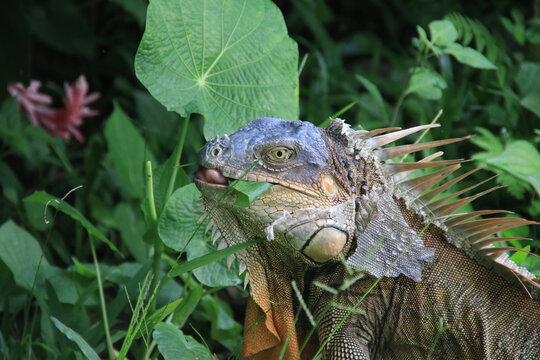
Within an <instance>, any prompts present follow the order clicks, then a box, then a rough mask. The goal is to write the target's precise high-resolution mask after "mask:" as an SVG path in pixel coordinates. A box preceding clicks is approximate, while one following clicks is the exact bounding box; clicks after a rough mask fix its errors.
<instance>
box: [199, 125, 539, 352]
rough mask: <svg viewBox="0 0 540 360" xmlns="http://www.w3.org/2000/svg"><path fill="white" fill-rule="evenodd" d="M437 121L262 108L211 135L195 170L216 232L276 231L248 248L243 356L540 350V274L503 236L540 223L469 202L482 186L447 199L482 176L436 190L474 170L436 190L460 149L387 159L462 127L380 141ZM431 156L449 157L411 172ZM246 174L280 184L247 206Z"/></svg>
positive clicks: (242, 235) (227, 235) (239, 238)
mask: <svg viewBox="0 0 540 360" xmlns="http://www.w3.org/2000/svg"><path fill="white" fill-rule="evenodd" d="M435 126H438V125H425V126H419V127H415V128H411V129H406V130H401V131H394V130H396V129H395V128H392V129H378V130H373V131H363V130H361V131H354V130H352V129H350V128H349V126H348V125H347V124H345V123H344V122H343V121H342V120H340V119H334V120H332V122H331V124H330V126H328V127H326V128H317V127H315V126H314V125H312V124H310V123H307V122H302V121H284V120H280V119H273V118H262V119H256V120H254V121H253V122H251V123H250V124H248V125H246V126H245V127H244V128H242V129H240V130H239V131H238V132H236V133H234V134H232V135H230V136H227V135H225V136H223V137H222V138H216V139H213V140H211V141H209V142H208V143H207V144H206V145H205V147H204V148H203V149H202V150H201V153H200V155H199V162H200V165H201V166H202V168H201V169H200V170H199V171H198V172H197V173H196V174H195V180H196V184H197V186H198V187H199V189H200V190H201V193H202V194H203V202H204V205H205V208H206V210H207V211H208V212H209V215H210V217H211V219H212V222H213V225H214V233H213V239H214V240H215V239H217V238H218V237H219V236H221V237H222V238H223V240H222V241H223V244H226V245H233V244H237V243H241V242H246V241H250V240H254V239H266V240H267V241H263V242H259V243H257V244H256V245H254V246H252V247H249V248H247V249H245V250H242V251H241V252H239V253H238V254H237V257H238V258H239V260H240V262H241V263H240V271H244V270H245V269H246V268H247V273H246V282H249V284H250V286H251V289H250V291H251V298H250V301H249V303H248V307H247V310H246V320H245V330H244V344H243V356H245V357H248V358H253V359H277V358H279V357H280V356H283V359H293V358H302V359H310V358H312V357H313V356H314V355H315V354H316V353H317V351H318V349H319V347H321V346H322V353H323V357H324V358H326V359H370V358H373V359H426V358H427V357H428V356H429V354H431V356H432V358H433V359H540V300H539V299H540V291H539V288H540V285H539V282H538V279H536V278H534V275H533V274H531V273H529V272H528V271H527V270H526V269H524V268H522V267H518V266H516V265H515V264H514V263H513V262H512V261H511V260H510V259H509V258H508V256H507V255H506V253H505V250H509V249H510V248H508V247H494V246H493V243H495V242H499V241H504V240H510V238H493V237H491V236H492V235H493V234H495V233H498V232H500V231H503V230H506V229H509V228H513V227H516V226H521V225H527V224H533V223H534V222H532V221H527V220H523V219H519V218H515V217H505V216H501V215H499V217H492V218H488V219H477V220H474V218H476V217H478V216H480V215H487V214H494V213H500V214H503V213H504V211H492V210H489V211H476V212H473V213H470V214H457V213H456V212H457V211H458V210H459V209H460V208H461V207H462V206H464V205H465V204H467V203H469V202H470V201H472V200H474V199H475V198H476V197H478V196H480V195H481V194H483V193H480V194H479V195H474V196H469V197H466V198H463V199H459V200H456V201H454V202H450V203H447V201H448V200H450V199H452V198H454V197H455V196H457V195H459V194H460V193H463V192H465V191H467V190H470V189H466V190H464V191H460V192H459V193H456V194H452V195H449V196H446V197H443V198H441V199H438V200H433V199H434V198H435V197H436V196H437V195H439V194H441V193H442V192H443V191H445V190H447V189H448V188H450V186H452V185H453V184H455V183H456V182H458V181H460V180H462V179H463V178H464V177H466V176H467V175H469V174H471V173H472V172H474V171H475V170H473V171H469V172H467V173H465V174H463V175H460V176H457V177H454V178H453V179H452V180H450V181H448V182H446V183H444V184H442V185H439V186H438V187H435V188H433V189H432V187H433V186H434V185H436V184H437V183H438V182H440V181H441V180H443V179H444V178H446V177H448V176H449V175H450V174H451V173H453V172H454V171H456V170H457V169H458V168H459V167H460V165H459V163H460V162H462V161H461V160H447V161H443V160H434V159H435V158H436V157H437V156H440V154H441V153H435V154H433V155H431V156H428V157H426V158H424V159H423V160H420V161H419V162H415V163H400V162H389V161H387V160H389V159H394V158H397V157H401V156H403V155H405V154H408V153H412V152H415V151H419V150H423V149H427V148H431V147H435V146H439V145H445V144H449V143H452V142H455V141H459V140H461V139H449V140H441V141H433V142H428V143H419V144H412V145H403V146H396V147H390V148H381V147H382V146H384V145H386V144H389V143H391V142H393V141H395V140H397V139H399V138H401V137H404V136H406V135H408V134H412V133H414V132H416V131H419V130H423V129H428V128H431V127H435ZM392 131H394V132H392ZM429 167H442V168H440V169H439V170H437V171H434V172H431V173H430V174H428V175H424V176H420V177H416V178H412V179H407V176H408V175H409V174H410V173H411V172H412V171H414V170H416V169H424V168H429ZM239 178H242V179H243V180H247V181H265V182H269V183H272V184H274V186H273V187H271V188H270V190H269V191H267V192H266V193H264V194H263V195H262V196H260V197H259V198H258V199H257V200H255V201H254V202H253V203H252V204H251V205H250V206H248V207H240V206H237V205H235V204H234V202H235V198H236V196H237V195H235V194H234V192H231V191H228V185H227V184H228V180H230V179H239ZM430 189H431V190H430ZM488 191H490V190H488ZM484 193H485V192H484ZM222 246H223V245H222ZM295 288H296V290H295Z"/></svg>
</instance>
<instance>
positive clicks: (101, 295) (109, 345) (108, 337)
mask: <svg viewBox="0 0 540 360" xmlns="http://www.w3.org/2000/svg"><path fill="white" fill-rule="evenodd" d="M89 239H90V249H91V250H92V259H94V266H95V267H96V278H97V282H98V290H99V304H100V306H101V315H102V316H103V327H104V328H105V340H106V342H107V352H108V353H109V360H114V359H115V356H114V348H113V344H112V340H111V333H110V331H109V319H108V317H107V308H106V306H105V293H104V292H103V282H102V280H101V271H100V270H99V264H98V260H97V256H96V249H95V248H94V241H93V240H92V236H91V235H89Z"/></svg>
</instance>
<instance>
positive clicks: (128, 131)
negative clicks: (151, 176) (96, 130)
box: [105, 103, 155, 199]
mask: <svg viewBox="0 0 540 360" xmlns="http://www.w3.org/2000/svg"><path fill="white" fill-rule="evenodd" d="M105 138H106V139H107V143H108V145H109V150H110V154H111V157H112V162H113V164H114V168H115V170H116V171H117V172H118V175H119V176H120V179H121V180H122V185H123V186H122V189H123V190H124V191H125V193H126V195H127V196H128V197H132V198H138V199H142V198H143V192H144V185H143V181H144V175H143V174H144V173H143V167H144V163H145V160H151V161H152V162H153V163H155V161H154V157H153V156H152V154H151V153H150V150H149V149H148V148H147V147H146V144H145V142H144V139H143V137H142V136H141V134H139V132H138V131H137V129H136V128H135V126H133V124H132V123H131V120H130V119H129V117H128V116H127V115H126V113H124V111H123V110H122V108H120V106H119V105H118V104H116V103H115V104H114V110H113V113H112V114H111V116H110V117H109V119H108V120H107V124H106V125H105Z"/></svg>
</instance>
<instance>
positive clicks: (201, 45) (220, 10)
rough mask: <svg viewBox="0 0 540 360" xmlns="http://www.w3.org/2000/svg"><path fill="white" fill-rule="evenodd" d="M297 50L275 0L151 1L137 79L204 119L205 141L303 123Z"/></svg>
mask: <svg viewBox="0 0 540 360" xmlns="http://www.w3.org/2000/svg"><path fill="white" fill-rule="evenodd" d="M297 65H298V49H297V45H296V43H295V42H294V41H293V40H292V39H291V38H289V37H288V36H287V29H286V27H285V22H284V21H283V16H282V15H281V13H280V11H279V9H278V8H277V7H276V6H275V5H274V4H273V3H272V2H271V1H269V0H207V1H200V0H184V1H178V0H153V1H151V2H150V5H149V7H148V13H147V24H146V30H145V32H144V35H143V38H142V41H141V44H140V47H139V50H138V51H137V55H136V58H135V70H136V73H137V77H138V78H139V79H140V80H141V82H142V83H143V84H144V85H145V86H146V87H147V88H148V90H149V91H150V93H151V94H152V95H153V96H154V97H156V98H157V99H158V100H159V101H160V102H161V103H162V104H163V105H165V107H167V109H169V110H174V111H177V112H178V113H180V114H181V115H183V116H186V115H187V114H190V113H200V114H202V115H204V116H205V118H206V120H207V121H206V124H205V127H204V134H205V136H206V138H211V137H214V136H215V135H218V134H223V133H231V132H234V131H235V130H237V129H238V128H240V127H242V126H243V125H245V124H246V123H248V122H249V121H251V120H253V119H254V118H256V117H261V116H274V117H281V118H284V119H297V118H298V100H297V97H296V95H295V88H296V87H297V77H298V73H297Z"/></svg>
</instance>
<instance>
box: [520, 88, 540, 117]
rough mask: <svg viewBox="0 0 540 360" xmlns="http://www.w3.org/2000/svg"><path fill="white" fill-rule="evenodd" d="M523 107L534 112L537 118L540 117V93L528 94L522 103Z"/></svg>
mask: <svg viewBox="0 0 540 360" xmlns="http://www.w3.org/2000/svg"><path fill="white" fill-rule="evenodd" d="M520 104H521V106H523V107H524V108H525V109H527V110H530V111H532V112H533V113H534V114H535V115H536V116H538V117H540V91H537V92H532V93H529V94H527V95H526V96H525V97H524V98H523V99H521V101H520Z"/></svg>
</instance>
